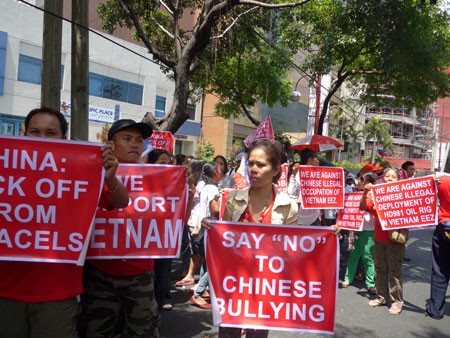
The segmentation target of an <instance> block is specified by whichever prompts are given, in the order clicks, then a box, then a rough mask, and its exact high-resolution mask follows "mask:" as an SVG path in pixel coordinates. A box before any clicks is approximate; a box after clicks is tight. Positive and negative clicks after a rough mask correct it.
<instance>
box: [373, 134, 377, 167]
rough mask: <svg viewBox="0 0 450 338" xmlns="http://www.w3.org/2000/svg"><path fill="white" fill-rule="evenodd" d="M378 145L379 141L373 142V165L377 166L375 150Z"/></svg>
mask: <svg viewBox="0 0 450 338" xmlns="http://www.w3.org/2000/svg"><path fill="white" fill-rule="evenodd" d="M376 145H377V140H376V139H374V140H373V147H372V164H375V148H376Z"/></svg>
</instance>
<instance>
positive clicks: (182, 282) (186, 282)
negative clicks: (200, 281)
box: [175, 279, 195, 286]
mask: <svg viewBox="0 0 450 338" xmlns="http://www.w3.org/2000/svg"><path fill="white" fill-rule="evenodd" d="M194 284H195V281H194V280H193V279H182V280H179V281H178V282H176V283H175V286H189V285H194Z"/></svg>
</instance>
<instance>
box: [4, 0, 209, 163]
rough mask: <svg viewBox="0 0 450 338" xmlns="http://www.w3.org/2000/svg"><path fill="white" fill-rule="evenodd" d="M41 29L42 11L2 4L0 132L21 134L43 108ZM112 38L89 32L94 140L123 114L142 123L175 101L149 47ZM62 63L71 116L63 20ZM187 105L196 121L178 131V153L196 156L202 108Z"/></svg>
mask: <svg viewBox="0 0 450 338" xmlns="http://www.w3.org/2000/svg"><path fill="white" fill-rule="evenodd" d="M42 32H43V12H42V11H41V10H39V9H37V8H33V7H30V6H27V5H24V4H21V3H17V2H15V1H13V0H3V1H1V2H0V135H19V133H20V125H21V124H22V122H23V120H24V118H25V116H26V114H27V113H28V112H29V111H30V110H31V109H34V108H37V107H39V106H40V96H41V86H40V82H41V69H42V66H41V65H42V40H43V34H42ZM102 34H104V33H102ZM108 38H110V39H112V40H114V41H116V42H117V43H118V44H119V45H116V44H113V43H112V42H110V41H108V40H106V39H104V38H102V37H101V36H98V35H96V34H93V33H89V94H90V96H89V106H90V114H89V140H90V141H97V134H98V133H100V132H101V131H102V128H103V126H104V124H105V123H109V124H111V123H112V122H114V120H117V119H119V118H131V119H134V120H136V121H141V120H142V118H143V117H144V115H145V114H146V112H151V113H152V114H154V115H155V116H156V117H162V116H163V114H164V113H165V112H166V111H167V109H168V108H170V105H171V103H172V99H173V92H174V84H173V82H172V81H170V80H168V79H167V77H166V76H165V75H164V74H163V73H162V72H161V70H160V68H159V66H158V65H156V64H154V63H152V62H151V61H149V59H150V57H149V56H150V55H149V54H148V51H147V49H145V48H143V47H140V46H138V45H136V44H133V43H130V42H127V41H124V40H121V39H118V38H115V37H113V36H110V35H108ZM120 45H122V46H126V47H127V48H129V49H131V50H133V51H135V52H136V53H137V54H138V55H136V54H134V53H131V52H130V51H127V50H126V49H124V48H123V47H121V46H120ZM140 55H142V56H143V57H141V56H140ZM61 66H62V68H61V83H62V90H61V111H63V112H65V113H68V114H69V113H70V90H71V88H70V85H71V78H70V76H71V75H70V74H71V26H70V23H68V22H63V39H62V57H61ZM200 106H201V105H200V104H199V105H198V106H197V107H200ZM188 109H189V110H190V115H191V119H190V120H188V121H187V122H186V123H185V124H184V125H183V126H182V127H181V128H180V129H179V130H178V132H177V133H176V134H175V135H174V136H175V139H176V144H175V150H174V152H175V153H184V154H186V155H192V154H193V153H194V150H195V148H196V145H197V142H198V139H199V136H200V132H201V123H200V117H201V112H200V109H197V108H196V106H195V105H189V108H188Z"/></svg>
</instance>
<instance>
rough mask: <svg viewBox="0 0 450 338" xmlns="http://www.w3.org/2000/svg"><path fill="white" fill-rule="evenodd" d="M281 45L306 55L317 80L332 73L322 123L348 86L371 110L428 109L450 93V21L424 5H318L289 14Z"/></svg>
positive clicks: (330, 1) (415, 0)
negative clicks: (390, 106) (389, 105)
mask: <svg viewBox="0 0 450 338" xmlns="http://www.w3.org/2000/svg"><path fill="white" fill-rule="evenodd" d="M280 25H281V26H283V27H281V31H282V32H283V34H282V36H281V39H282V40H283V41H284V43H285V44H287V45H288V46H290V48H291V49H292V50H295V51H302V52H301V53H304V54H305V63H304V65H302V69H303V70H304V71H305V72H306V73H308V74H311V79H313V80H315V79H317V78H318V76H319V75H322V74H328V73H330V72H331V71H332V72H333V82H332V85H331V88H330V90H329V94H328V95H327V96H326V97H325V102H324V105H323V109H322V111H321V114H320V120H319V134H321V133H322V128H323V122H324V120H325V117H326V114H327V109H328V103H329V102H330V100H331V97H332V96H333V95H334V94H335V93H336V92H337V90H338V89H339V88H340V87H341V85H342V84H343V83H344V81H346V82H347V83H348V84H349V86H350V87H351V88H352V90H353V94H356V95H360V96H361V98H362V100H363V101H365V102H371V103H375V104H381V103H382V102H383V101H384V99H385V98H386V97H387V96H389V99H390V100H391V102H392V99H394V100H395V102H394V104H395V105H397V106H406V107H408V108H412V107H417V108H419V109H420V108H423V107H424V106H426V105H428V104H430V103H431V102H434V101H435V100H436V99H437V98H439V97H445V96H447V95H448V94H449V93H450V89H449V88H450V83H449V76H448V74H447V68H448V67H449V66H450V27H449V24H448V16H447V14H446V13H444V12H442V11H441V10H440V9H439V8H438V7H437V6H435V5H431V4H430V3H428V2H425V1H421V0H389V1H354V0H353V1H350V0H348V1H339V0H317V1H314V2H311V3H310V4H308V5H307V6H302V7H300V8H296V9H293V10H290V11H287V10H286V11H285V13H284V15H282V16H281V21H280Z"/></svg>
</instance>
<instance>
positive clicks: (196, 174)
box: [188, 159, 205, 185]
mask: <svg viewBox="0 0 450 338" xmlns="http://www.w3.org/2000/svg"><path fill="white" fill-rule="evenodd" d="M204 165H205V161H203V160H198V159H196V160H191V162H189V165H188V166H189V168H191V175H192V177H193V178H194V184H195V185H197V183H198V181H200V177H201V176H202V169H203V166H204Z"/></svg>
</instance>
